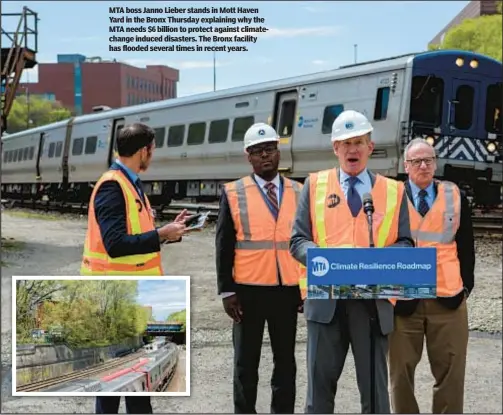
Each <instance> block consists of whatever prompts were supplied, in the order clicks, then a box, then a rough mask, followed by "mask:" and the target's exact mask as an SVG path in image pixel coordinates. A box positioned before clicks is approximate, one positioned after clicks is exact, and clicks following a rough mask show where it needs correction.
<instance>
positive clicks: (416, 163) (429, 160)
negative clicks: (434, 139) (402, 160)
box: [407, 157, 435, 167]
mask: <svg viewBox="0 0 503 415" xmlns="http://www.w3.org/2000/svg"><path fill="white" fill-rule="evenodd" d="M423 161H424V164H426V165H427V166H431V164H432V163H433V162H434V161H435V157H426V158H424V159H412V160H407V162H408V163H410V164H412V165H413V166H414V167H419V166H420V165H421V164H422V163H423Z"/></svg>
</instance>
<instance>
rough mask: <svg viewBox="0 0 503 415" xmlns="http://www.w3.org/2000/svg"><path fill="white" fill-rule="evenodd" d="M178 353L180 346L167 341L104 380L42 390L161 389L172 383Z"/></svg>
mask: <svg viewBox="0 0 503 415" xmlns="http://www.w3.org/2000/svg"><path fill="white" fill-rule="evenodd" d="M178 356H179V349H178V347H177V346H176V345H175V344H173V343H165V344H164V345H162V346H160V345H159V347H158V348H157V350H156V351H152V352H151V353H149V354H148V355H147V357H146V358H143V359H141V360H140V362H139V363H137V364H136V365H135V366H133V367H131V368H128V369H123V370H119V371H117V372H116V373H113V374H111V375H109V376H106V377H104V378H102V379H100V380H96V379H76V380H72V381H69V382H67V383H64V384H63V385H57V386H53V387H51V388H50V389H47V390H44V391H42V392H160V391H163V390H164V389H165V388H166V387H167V385H168V384H169V381H170V380H171V378H172V376H173V374H174V372H175V370H176V367H177V364H178Z"/></svg>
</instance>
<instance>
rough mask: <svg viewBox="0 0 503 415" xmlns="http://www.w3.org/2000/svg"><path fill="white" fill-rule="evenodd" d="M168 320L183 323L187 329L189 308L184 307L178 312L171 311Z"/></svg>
mask: <svg viewBox="0 0 503 415" xmlns="http://www.w3.org/2000/svg"><path fill="white" fill-rule="evenodd" d="M166 321H167V322H169V321H172V322H178V323H183V327H182V330H185V323H186V321H187V310H186V309H185V308H184V309H183V310H181V311H177V312H176V313H171V314H170V315H169V316H168V318H167V319H166Z"/></svg>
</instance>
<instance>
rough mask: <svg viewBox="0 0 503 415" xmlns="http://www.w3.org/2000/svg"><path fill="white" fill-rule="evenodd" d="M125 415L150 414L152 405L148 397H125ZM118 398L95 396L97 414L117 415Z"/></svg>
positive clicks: (119, 398)
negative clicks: (126, 414)
mask: <svg viewBox="0 0 503 415" xmlns="http://www.w3.org/2000/svg"><path fill="white" fill-rule="evenodd" d="M124 399H125V400H126V413H128V414H151V413H153V412H152V405H151V404H150V396H125V397H124ZM120 400H121V397H120V396H97V397H96V413H97V414H117V413H119V404H120Z"/></svg>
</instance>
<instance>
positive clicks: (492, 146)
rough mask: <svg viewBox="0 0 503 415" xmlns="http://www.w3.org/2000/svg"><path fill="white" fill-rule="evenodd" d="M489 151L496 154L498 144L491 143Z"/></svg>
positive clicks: (488, 147)
mask: <svg viewBox="0 0 503 415" xmlns="http://www.w3.org/2000/svg"><path fill="white" fill-rule="evenodd" d="M487 151H489V153H494V152H495V151H496V144H494V143H489V144H488V145H487Z"/></svg>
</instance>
